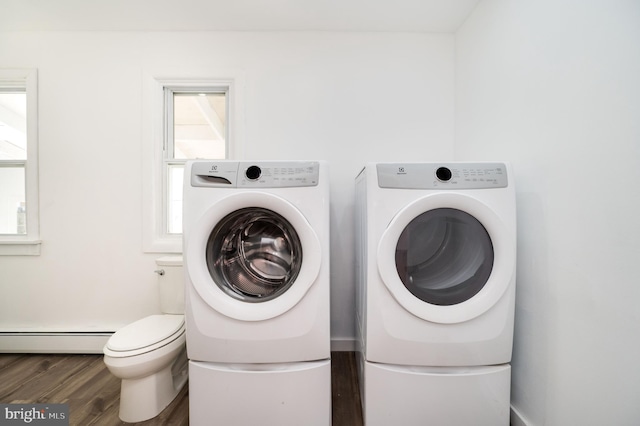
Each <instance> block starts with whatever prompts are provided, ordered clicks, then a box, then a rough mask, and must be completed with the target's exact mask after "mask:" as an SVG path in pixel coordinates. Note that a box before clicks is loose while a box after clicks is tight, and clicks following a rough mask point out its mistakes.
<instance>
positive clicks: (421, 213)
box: [378, 193, 515, 324]
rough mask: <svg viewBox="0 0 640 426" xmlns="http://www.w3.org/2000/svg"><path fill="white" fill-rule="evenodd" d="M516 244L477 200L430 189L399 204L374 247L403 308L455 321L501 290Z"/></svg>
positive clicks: (480, 310)
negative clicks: (422, 195)
mask: <svg viewBox="0 0 640 426" xmlns="http://www.w3.org/2000/svg"><path fill="white" fill-rule="evenodd" d="M514 262H515V246H514V243H513V242H512V240H511V237H510V235H509V233H508V232H507V230H506V229H505V227H504V225H503V223H502V221H501V220H500V219H499V217H498V216H497V215H496V214H495V213H494V212H493V211H492V210H491V209H490V208H489V207H487V206H486V205H485V204H483V203H481V202H480V201H478V200H476V199H474V198H471V197H468V196H465V195H460V194H451V193H447V194H434V195H431V196H427V197H424V198H421V199H419V200H417V201H415V202H413V203H411V204H409V205H408V206H407V207H406V208H404V209H403V210H401V211H400V212H399V213H398V214H397V215H396V216H395V217H394V218H393V220H392V221H391V223H390V224H389V226H388V227H387V229H386V230H385V232H384V234H383V235H382V238H381V239H380V244H379V246H378V269H379V272H380V275H381V277H382V279H383V281H384V283H385V285H386V287H387V288H388V289H389V291H390V292H391V294H392V295H393V296H394V298H395V299H396V300H397V302H398V303H400V305H402V306H403V307H404V308H405V309H406V310H408V311H409V312H411V313H412V314H414V315H416V316H417V317H419V318H422V319H424V320H427V321H432V322H438V323H445V324H447V323H458V322H463V321H468V320H470V319H473V318H475V317H477V316H479V315H481V314H483V313H484V312H486V311H487V310H489V309H490V308H491V307H492V306H493V305H494V304H495V303H497V301H498V300H499V299H500V297H502V295H503V294H504V292H505V291H506V289H507V287H508V285H509V282H510V278H511V275H512V272H513V265H514Z"/></svg>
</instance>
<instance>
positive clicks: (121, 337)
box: [107, 315, 184, 352]
mask: <svg viewBox="0 0 640 426" xmlns="http://www.w3.org/2000/svg"><path fill="white" fill-rule="evenodd" d="M183 327H184V315H151V316H149V317H146V318H143V319H141V320H138V321H136V322H134V323H131V324H129V325H127V326H125V327H123V328H121V329H120V330H118V331H116V332H115V333H114V334H113V336H111V338H110V339H109V341H108V342H107V348H108V349H110V350H112V351H118V352H124V351H134V350H137V349H142V348H146V347H148V346H152V345H155V344H157V343H159V342H161V341H163V340H166V339H169V338H171V337H172V336H174V335H176V336H178V335H179V334H180V331H181V330H182V329H183Z"/></svg>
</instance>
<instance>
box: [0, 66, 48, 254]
mask: <svg viewBox="0 0 640 426" xmlns="http://www.w3.org/2000/svg"><path fill="white" fill-rule="evenodd" d="M0 88H10V89H24V90H25V92H26V95H27V160H26V161H25V162H24V168H25V193H26V194H25V195H26V205H27V212H26V220H27V233H26V235H0V255H13V256H14V255H26V256H37V255H39V254H40V245H41V243H42V241H41V240H40V223H39V211H40V210H39V207H38V200H39V196H38V72H37V70H36V69H0Z"/></svg>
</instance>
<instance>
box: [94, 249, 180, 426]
mask: <svg viewBox="0 0 640 426" xmlns="http://www.w3.org/2000/svg"><path fill="white" fill-rule="evenodd" d="M156 263H157V264H158V266H159V267H160V268H161V269H159V270H158V271H156V272H158V275H159V278H158V279H159V281H160V293H161V298H160V299H161V305H162V307H161V310H162V311H163V312H165V313H164V314H160V315H151V316H148V317H146V318H142V319H140V320H138V321H136V322H134V323H132V324H129V325H127V326H125V327H123V328H121V329H120V330H118V331H116V332H115V333H114V334H113V336H111V338H110V339H109V341H108V342H107V344H106V345H105V347H104V350H103V352H104V363H105V365H106V366H107V368H108V369H109V371H110V372H111V373H112V374H113V375H114V376H116V377H118V378H119V379H121V380H122V383H121V387H120V414H119V415H120V419H121V420H122V421H124V422H128V423H135V422H141V421H144V420H148V419H151V418H153V417H155V416H157V415H158V414H160V412H161V411H162V410H164V409H165V408H166V407H167V406H168V405H169V404H170V403H171V401H173V399H174V398H175V397H176V396H177V394H178V393H179V392H180V390H181V389H182V387H183V386H184V385H185V383H186V382H187V370H188V360H187V351H186V336H185V323H184V315H183V313H184V296H183V291H180V289H179V288H180V287H182V288H183V284H182V282H183V281H182V272H181V271H180V270H181V269H182V268H181V266H182V259H181V258H180V257H169V258H160V259H157V261H156ZM168 295H169V296H168Z"/></svg>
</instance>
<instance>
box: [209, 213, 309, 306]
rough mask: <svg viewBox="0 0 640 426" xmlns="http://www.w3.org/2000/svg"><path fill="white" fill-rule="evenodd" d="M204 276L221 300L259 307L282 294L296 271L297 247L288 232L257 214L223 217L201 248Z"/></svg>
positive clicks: (272, 216)
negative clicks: (208, 277) (203, 249)
mask: <svg viewBox="0 0 640 426" xmlns="http://www.w3.org/2000/svg"><path fill="white" fill-rule="evenodd" d="M206 251H207V253H206V259H207V267H208V268H209V273H210V274H211V277H212V278H213V280H214V282H215V283H216V284H217V285H218V287H220V289H221V290H222V291H224V292H225V293H226V294H227V295H229V296H231V297H233V298H235V299H238V300H241V301H244V302H265V301H268V300H271V299H274V298H276V297H278V296H279V295H281V294H283V293H284V292H286V291H287V290H288V289H289V287H290V286H291V284H292V283H293V282H294V281H295V279H296V277H297V276H298V273H299V272H300V267H301V265H302V254H303V253H302V244H301V243H300V238H299V237H298V234H297V232H296V230H295V229H294V228H293V226H292V225H291V224H290V223H289V222H288V221H287V220H286V219H285V218H283V217H282V216H280V215H279V214H277V213H275V212H273V211H271V210H267V209H263V208H245V209H241V210H238V211H235V212H233V213H231V214H229V215H227V216H226V217H225V218H224V219H222V221H220V223H219V224H218V225H217V226H216V227H215V228H214V229H213V231H212V233H211V236H210V237H209V241H208V243H207V248H206Z"/></svg>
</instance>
